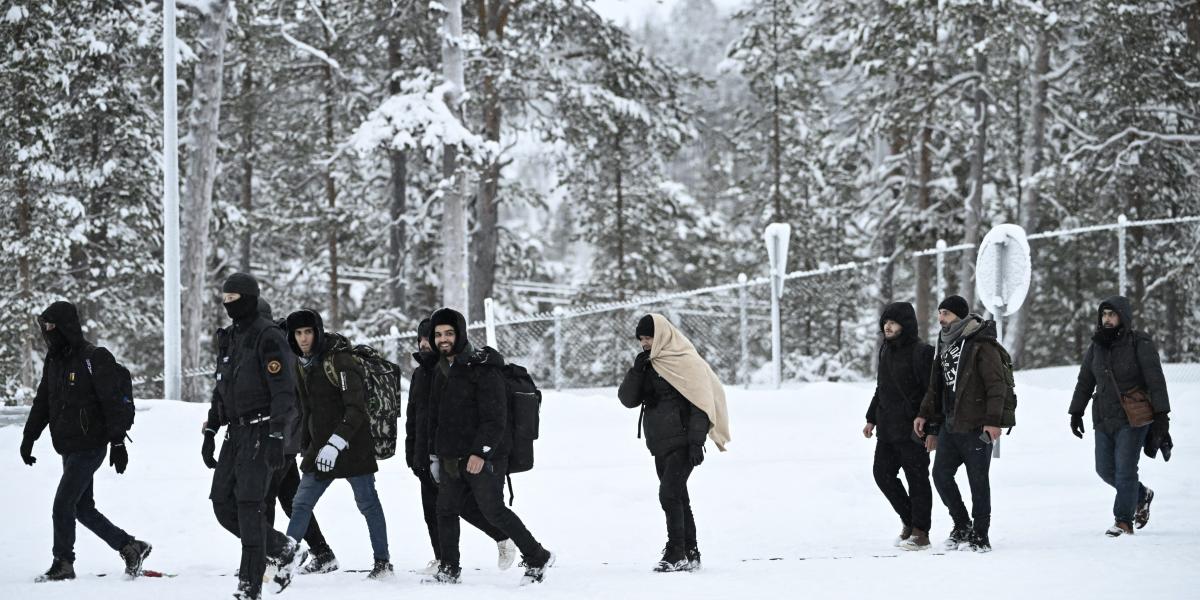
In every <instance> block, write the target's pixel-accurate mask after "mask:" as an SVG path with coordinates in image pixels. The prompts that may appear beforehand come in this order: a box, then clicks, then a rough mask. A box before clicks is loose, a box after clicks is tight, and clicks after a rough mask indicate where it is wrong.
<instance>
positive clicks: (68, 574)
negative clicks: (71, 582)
mask: <svg viewBox="0 0 1200 600" xmlns="http://www.w3.org/2000/svg"><path fill="white" fill-rule="evenodd" d="M68 579H75V563H70V562H67V561H65V560H59V559H57V558H56V559H54V560H53V561H52V562H51V563H50V568H49V569H47V570H46V572H45V573H42V574H41V575H38V576H37V578H35V579H34V581H35V582H37V583H45V582H47V581H66V580H68Z"/></svg>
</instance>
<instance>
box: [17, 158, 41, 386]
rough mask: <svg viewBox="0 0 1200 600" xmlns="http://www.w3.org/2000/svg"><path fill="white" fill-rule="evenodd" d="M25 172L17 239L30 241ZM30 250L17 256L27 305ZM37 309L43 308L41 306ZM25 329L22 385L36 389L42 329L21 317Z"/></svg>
mask: <svg viewBox="0 0 1200 600" xmlns="http://www.w3.org/2000/svg"><path fill="white" fill-rule="evenodd" d="M25 177H26V175H25V173H17V239H19V240H23V241H28V240H29V239H30V234H31V232H32V229H33V227H32V225H31V221H32V220H33V215H32V213H31V211H30V209H29V183H28V182H27V181H26V179H25ZM29 252H30V248H29V247H25V248H24V251H23V252H21V253H20V254H19V255H18V257H17V273H18V274H19V275H20V278H21V281H20V282H19V284H18V285H19V286H20V287H19V288H18V294H19V295H20V297H21V301H22V302H23V303H25V304H26V305H27V306H28V305H30V304H31V303H32V302H33V281H32V280H31V279H30V278H31V277H32V273H31V269H30V268H29ZM37 310H39V311H40V310H41V309H40V308H39V309H37ZM22 330H24V331H25V332H26V335H23V336H21V337H22V339H23V340H24V342H23V343H22V344H21V345H20V348H21V350H20V352H21V385H22V386H24V387H26V388H28V389H31V390H35V389H36V388H37V380H36V379H35V378H34V373H35V372H36V371H35V370H34V366H33V343H34V342H33V341H34V340H35V339H41V337H42V336H41V333H42V332H40V331H37V330H36V329H34V327H33V322H32V320H31V319H24V318H22V319H21V327H20V328H18V329H17V331H22Z"/></svg>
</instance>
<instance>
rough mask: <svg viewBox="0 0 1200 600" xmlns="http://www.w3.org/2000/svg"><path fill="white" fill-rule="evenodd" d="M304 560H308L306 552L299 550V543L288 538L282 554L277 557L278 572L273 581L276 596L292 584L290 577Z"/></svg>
mask: <svg viewBox="0 0 1200 600" xmlns="http://www.w3.org/2000/svg"><path fill="white" fill-rule="evenodd" d="M306 559H308V550H304V549H303V548H301V547H300V542H297V541H296V540H293V539H291V538H288V543H287V544H286V545H285V546H284V547H283V553H282V554H280V555H279V560H278V563H279V570H278V571H276V572H275V577H274V579H273V581H274V582H275V585H276V586H278V587H277V588H276V589H275V593H276V594H278V593H280V592H282V591H283V590H285V589H287V586H289V585H291V584H292V577H293V576H294V575H295V574H296V571H298V570H299V569H300V565H302V564H304V561H305V560H306Z"/></svg>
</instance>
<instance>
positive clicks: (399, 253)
mask: <svg viewBox="0 0 1200 600" xmlns="http://www.w3.org/2000/svg"><path fill="white" fill-rule="evenodd" d="M402 64H403V57H402V56H401V55H400V33H399V32H395V33H393V34H392V35H389V36H388V74H389V76H390V80H389V81H388V91H389V92H390V93H392V94H399V93H400V80H399V78H397V77H395V73H396V71H397V70H398V69H399V68H400V67H401V66H402ZM388 163H389V164H390V165H391V169H392V174H391V181H390V182H389V187H388V191H389V196H390V198H391V202H390V204H389V211H390V214H389V216H390V217H391V221H390V225H389V227H388V233H389V236H388V237H389V239H390V241H391V246H390V252H389V253H388V280H389V282H390V284H391V285H390V286H389V287H390V288H391V289H390V291H391V298H392V307H393V308H395V309H397V310H400V311H404V310H405V309H406V305H405V298H404V295H405V294H404V292H405V283H406V282H405V281H404V255H405V250H406V249H407V246H408V241H407V239H406V238H407V235H408V232H407V231H406V227H405V222H404V213H405V212H406V211H407V210H408V156H407V155H406V154H405V152H404V151H403V150H396V149H389V150H388Z"/></svg>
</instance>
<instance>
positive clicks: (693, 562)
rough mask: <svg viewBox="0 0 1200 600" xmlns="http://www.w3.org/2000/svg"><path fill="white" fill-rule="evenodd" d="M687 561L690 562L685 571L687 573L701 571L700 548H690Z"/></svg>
mask: <svg viewBox="0 0 1200 600" xmlns="http://www.w3.org/2000/svg"><path fill="white" fill-rule="evenodd" d="M687 561H688V565H687V568H686V569H684V570H685V571H699V570H700V548H699V547H697V546H692V547H691V548H688V551H687Z"/></svg>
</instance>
